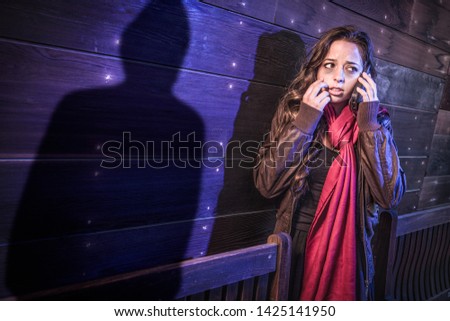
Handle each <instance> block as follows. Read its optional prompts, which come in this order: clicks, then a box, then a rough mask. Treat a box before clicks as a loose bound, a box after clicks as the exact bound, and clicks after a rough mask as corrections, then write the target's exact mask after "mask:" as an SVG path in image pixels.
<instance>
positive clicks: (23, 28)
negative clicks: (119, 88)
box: [0, 0, 312, 84]
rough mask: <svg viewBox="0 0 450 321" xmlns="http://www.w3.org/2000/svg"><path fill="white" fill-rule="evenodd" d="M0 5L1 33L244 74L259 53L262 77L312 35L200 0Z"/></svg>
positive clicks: (286, 64) (287, 64)
mask: <svg viewBox="0 0 450 321" xmlns="http://www.w3.org/2000/svg"><path fill="white" fill-rule="evenodd" d="M31 8H32V9H31ZM0 13H1V14H0V30H1V33H0V36H3V37H8V38H13V39H20V40H25V41H32V42H37V43H44V44H49V45H54V46H58V47H66V48H73V49H77V50H83V51H89V52H94V53H102V54H107V55H113V56H118V57H124V58H130V59H136V60H140V61H148V62H152V63H158V64H164V65H171V66H175V67H181V66H184V67H186V68H189V69H195V70H204V71H208V72H213V73H219V74H225V75H229V76H234V77H239V78H245V79H251V78H253V75H254V72H255V70H254V67H255V61H256V62H257V66H258V69H259V70H258V69H257V71H258V73H257V76H259V77H260V78H259V80H260V81H265V82H275V83H281V84H285V83H286V80H287V79H288V77H290V76H291V75H292V72H291V71H290V72H286V70H287V69H291V70H293V69H295V68H292V67H294V66H295V63H296V62H297V61H298V57H299V56H301V55H304V54H305V45H306V43H307V42H310V41H311V40H312V38H310V37H306V36H303V37H302V38H301V37H300V36H299V35H298V34H295V33H293V32H286V31H285V29H284V28H280V27H278V26H274V25H272V24H267V23H262V22H261V21H257V20H254V19H251V18H248V17H244V16H240V17H238V16H236V15H235V14H233V13H231V12H228V11H225V10H223V9H220V8H216V7H213V6H209V5H205V4H204V3H201V2H199V1H197V0H188V1H178V0H173V1H170V2H168V1H162V0H158V1H151V2H147V4H146V3H145V2H142V1H140V0H132V1H128V2H126V3H121V4H117V3H111V2H110V1H107V0H101V1H97V2H96V3H95V5H93V4H92V3H91V2H90V1H87V0H81V1H77V2H71V3H67V2H52V3H48V1H43V0H37V1H30V0H19V1H14V2H12V1H9V3H4V2H2V4H1V7H0ZM56 30H57V32H55V31H56ZM80 35H83V36H80ZM167 52H170V53H171V54H170V55H167ZM270 71H273V73H270Z"/></svg>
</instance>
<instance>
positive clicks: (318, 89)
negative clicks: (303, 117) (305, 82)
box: [303, 79, 329, 110]
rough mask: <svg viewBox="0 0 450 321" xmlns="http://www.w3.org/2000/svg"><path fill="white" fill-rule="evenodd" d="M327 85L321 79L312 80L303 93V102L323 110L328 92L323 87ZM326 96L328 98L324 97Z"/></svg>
mask: <svg viewBox="0 0 450 321" xmlns="http://www.w3.org/2000/svg"><path fill="white" fill-rule="evenodd" d="M327 87H328V85H327V84H326V83H325V82H324V81H323V79H318V80H316V81H315V82H313V83H312V84H311V85H310V86H309V87H308V89H307V90H306V92H305V94H304V95H303V102H304V103H306V104H308V105H310V106H311V107H314V108H316V109H319V110H323V108H324V107H325V106H326V104H327V103H328V102H329V93H328V91H327V90H325V88H327ZM327 97H328V100H327V99H326V98H327Z"/></svg>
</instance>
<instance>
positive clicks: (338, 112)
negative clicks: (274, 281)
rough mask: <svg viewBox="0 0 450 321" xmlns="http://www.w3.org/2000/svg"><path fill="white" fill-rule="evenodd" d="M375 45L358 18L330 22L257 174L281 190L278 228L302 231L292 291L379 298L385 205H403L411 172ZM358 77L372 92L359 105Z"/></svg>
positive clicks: (264, 190)
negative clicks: (382, 98) (378, 236)
mask: <svg viewBox="0 0 450 321" xmlns="http://www.w3.org/2000/svg"><path fill="white" fill-rule="evenodd" d="M372 51H373V47H372V43H371V40H370V38H369V37H368V35H367V34H366V33H365V32H361V31H358V30H356V29H355V28H354V27H353V26H344V27H338V28H334V29H331V30H329V31H328V32H326V33H325V34H324V35H323V36H322V37H321V38H320V40H319V41H318V42H317V43H316V44H315V46H314V47H313V49H312V51H311V53H310V58H309V60H308V61H307V62H306V63H305V64H304V65H303V66H302V68H301V70H300V72H299V74H298V75H297V77H296V78H295V79H294V80H293V82H292V84H291V85H290V86H289V88H288V91H287V93H286V95H285V96H284V97H283V98H282V99H281V101H280V104H279V106H278V109H277V111H276V113H275V116H274V118H273V120H272V127H271V131H270V135H269V137H268V141H266V142H265V143H264V145H263V146H262V147H261V149H260V151H259V159H258V164H257V166H256V167H255V171H254V178H255V184H256V186H257V188H258V189H259V191H260V192H261V194H262V195H264V196H265V197H268V198H272V197H276V196H280V195H281V203H280V207H279V209H278V212H277V220H276V226H275V232H281V231H284V232H287V233H290V234H291V236H292V239H293V256H292V260H293V265H292V269H291V298H292V299H299V298H300V299H302V300H357V299H359V300H367V299H373V285H372V284H373V277H374V263H373V257H372V250H371V240H372V237H373V235H374V228H375V226H376V224H377V222H378V211H379V207H382V208H385V209H391V208H394V207H396V206H397V205H398V203H399V202H400V200H401V197H402V196H403V193H404V191H405V187H406V186H405V185H406V181H405V177H404V174H403V171H402V169H401V167H400V163H399V159H398V155H397V148H396V145H395V143H394V140H393V136H392V129H391V127H390V121H389V115H388V113H387V111H386V110H384V109H382V108H380V107H379V101H378V97H377V87H376V84H375V81H374V78H375V76H376V72H375V68H374V67H375V66H374V62H373V54H372ZM365 71H369V72H365ZM357 83H359V84H360V85H362V86H363V87H360V86H358V88H357V89H356V90H357V92H358V93H359V94H360V95H361V97H362V102H361V103H359V105H358V104H357V105H356V106H357V108H355V109H352V108H350V106H349V100H350V98H351V96H352V92H353V89H354V87H355V86H356V85H357Z"/></svg>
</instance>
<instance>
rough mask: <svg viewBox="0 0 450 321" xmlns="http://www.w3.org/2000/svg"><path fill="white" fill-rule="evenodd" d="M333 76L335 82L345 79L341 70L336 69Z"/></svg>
mask: <svg viewBox="0 0 450 321" xmlns="http://www.w3.org/2000/svg"><path fill="white" fill-rule="evenodd" d="M333 76H334V80H335V81H336V82H343V81H344V79H345V74H344V70H343V69H341V68H336V69H335V72H334V75H333Z"/></svg>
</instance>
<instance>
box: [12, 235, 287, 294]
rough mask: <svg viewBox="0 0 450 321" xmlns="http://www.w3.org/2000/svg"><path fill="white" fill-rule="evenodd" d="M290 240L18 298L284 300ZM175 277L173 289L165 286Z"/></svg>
mask: <svg viewBox="0 0 450 321" xmlns="http://www.w3.org/2000/svg"><path fill="white" fill-rule="evenodd" d="M290 256H291V240H290V237H289V235H287V234H285V233H279V234H272V235H270V236H269V237H268V241H267V243H266V244H262V245H257V246H252V247H247V248H244V249H239V250H234V251H229V252H225V253H220V254H216V255H210V256H205V257H200V258H194V259H190V260H186V261H183V262H180V263H174V264H168V265H164V266H159V267H154V268H150V269H146V270H140V271H136V272H130V273H126V274H121V275H117V276H112V277H106V278H103V279H99V280H93V281H89V282H85V283H80V284H74V285H69V286H64V287H60V288H56V289H50V290H44V291H40V292H37V293H32V294H28V295H24V296H19V297H16V298H12V299H19V300H92V299H96V300H217V301H220V300H287V298H288V289H289V270H290ZM171 282H177V290H176V292H170V293H167V292H165V289H167V288H168V287H169V286H168V285H170V284H171Z"/></svg>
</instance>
